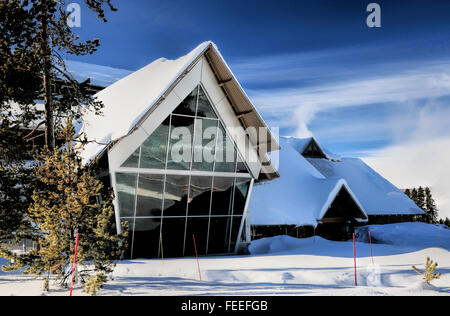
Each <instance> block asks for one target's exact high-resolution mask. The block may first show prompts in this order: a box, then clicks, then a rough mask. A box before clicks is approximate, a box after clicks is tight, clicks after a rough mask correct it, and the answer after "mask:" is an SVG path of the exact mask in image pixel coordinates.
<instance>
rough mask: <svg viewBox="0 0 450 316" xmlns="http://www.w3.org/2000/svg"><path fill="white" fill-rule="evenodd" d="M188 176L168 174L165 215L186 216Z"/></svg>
mask: <svg viewBox="0 0 450 316" xmlns="http://www.w3.org/2000/svg"><path fill="white" fill-rule="evenodd" d="M188 186H189V177H188V176H176V175H167V176H166V192H165V194H164V213H163V216H164V217H166V216H186V208H187V198H188Z"/></svg>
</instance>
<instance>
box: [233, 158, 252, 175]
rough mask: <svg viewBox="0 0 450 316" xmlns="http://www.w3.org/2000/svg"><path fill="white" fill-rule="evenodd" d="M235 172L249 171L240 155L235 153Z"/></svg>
mask: <svg viewBox="0 0 450 316" xmlns="http://www.w3.org/2000/svg"><path fill="white" fill-rule="evenodd" d="M236 173H250V172H249V171H248V169H247V166H246V165H245V163H244V162H243V161H242V159H241V155H237V165H236Z"/></svg>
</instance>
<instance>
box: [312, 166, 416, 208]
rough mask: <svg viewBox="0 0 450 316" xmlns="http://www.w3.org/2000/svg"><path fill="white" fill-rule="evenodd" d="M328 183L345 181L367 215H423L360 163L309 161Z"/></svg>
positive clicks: (400, 193)
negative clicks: (335, 180) (329, 180)
mask: <svg viewBox="0 0 450 316" xmlns="http://www.w3.org/2000/svg"><path fill="white" fill-rule="evenodd" d="M307 160H308V161H309V162H310V163H311V164H312V165H313V166H314V167H315V168H316V169H317V170H318V171H320V172H321V173H322V174H323V175H324V176H325V177H326V178H327V179H345V180H346V181H347V183H348V185H349V186H350V188H351V189H352V190H353V192H354V193H355V194H356V196H357V197H358V199H359V201H360V202H361V204H362V205H363V207H364V210H365V211H366V212H367V214H368V215H411V214H423V211H422V210H421V209H420V208H419V207H417V205H416V204H415V203H414V202H413V201H412V200H411V199H410V198H408V197H407V196H406V195H405V194H404V193H403V192H402V191H401V190H399V189H398V188H397V187H395V186H394V185H393V184H392V183H390V182H389V181H388V180H386V179H385V178H383V177H382V176H381V175H380V174H378V173H377V172H376V171H375V170H373V169H372V168H370V167H369V166H368V165H367V164H365V163H364V162H363V161H362V160H361V159H358V158H342V159H341V161H339V162H334V161H329V160H327V159H316V158H308V159H307Z"/></svg>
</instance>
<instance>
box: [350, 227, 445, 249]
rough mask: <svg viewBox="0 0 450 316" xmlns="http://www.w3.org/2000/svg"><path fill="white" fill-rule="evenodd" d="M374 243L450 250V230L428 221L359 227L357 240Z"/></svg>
mask: <svg viewBox="0 0 450 316" xmlns="http://www.w3.org/2000/svg"><path fill="white" fill-rule="evenodd" d="M369 231H370V235H371V237H372V242H373V243H379V244H389V245H396V246H407V247H413V248H417V249H423V248H429V247H438V248H444V249H447V250H450V230H449V229H446V228H444V227H443V226H439V225H431V224H426V223H398V224H387V225H370V226H363V227H360V228H358V229H357V240H358V241H360V242H366V243H367V242H369V240H368V232H369Z"/></svg>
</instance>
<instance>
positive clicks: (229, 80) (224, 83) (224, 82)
mask: <svg viewBox="0 0 450 316" xmlns="http://www.w3.org/2000/svg"><path fill="white" fill-rule="evenodd" d="M231 81H233V78H230V79H226V80H222V81H219V87H223V86H224V85H226V84H227V83H228V82H231Z"/></svg>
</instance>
